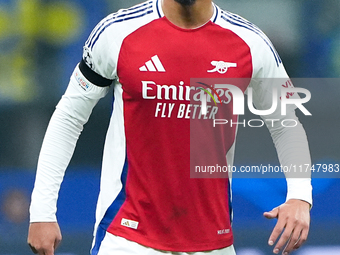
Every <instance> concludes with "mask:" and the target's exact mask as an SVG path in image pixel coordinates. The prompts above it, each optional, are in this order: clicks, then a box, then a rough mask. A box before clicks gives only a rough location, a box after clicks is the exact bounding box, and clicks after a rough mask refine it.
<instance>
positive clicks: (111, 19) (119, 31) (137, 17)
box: [86, 0, 159, 48]
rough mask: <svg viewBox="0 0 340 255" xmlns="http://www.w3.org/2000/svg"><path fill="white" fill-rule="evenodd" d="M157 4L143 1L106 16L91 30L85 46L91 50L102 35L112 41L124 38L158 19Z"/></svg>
mask: <svg viewBox="0 0 340 255" xmlns="http://www.w3.org/2000/svg"><path fill="white" fill-rule="evenodd" d="M157 2H158V1H157V0H149V1H145V2H142V3H140V4H137V5H134V6H132V7H130V8H126V9H120V10H118V11H117V12H113V13H111V14H109V15H107V16H106V17H105V18H104V19H102V20H101V21H100V22H99V23H98V24H97V26H96V27H95V28H94V29H93V31H92V33H91V35H90V36H89V38H88V40H87V41H86V46H87V47H89V48H92V47H93V45H94V44H95V43H96V42H97V40H98V39H99V38H100V37H101V36H103V34H104V35H108V36H109V37H112V39H117V38H119V37H122V36H123V37H124V36H126V34H129V33H131V32H133V31H134V30H136V29H138V28H139V27H141V26H143V25H145V24H147V23H149V22H151V21H152V20H154V19H157V18H159V11H158V8H159V6H158V4H157Z"/></svg>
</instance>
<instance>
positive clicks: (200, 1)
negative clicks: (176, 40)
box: [162, 0, 214, 29]
mask: <svg viewBox="0 0 340 255" xmlns="http://www.w3.org/2000/svg"><path fill="white" fill-rule="evenodd" d="M162 9H163V13H164V15H165V17H167V19H168V20H169V21H170V22H172V23H173V24H175V25H176V26H178V27H181V28H186V29H193V28H197V27H200V26H202V25H204V24H205V23H207V22H208V21H209V20H210V19H211V17H212V15H213V13H214V8H213V5H212V2H211V0H196V2H195V3H194V4H192V5H182V4H180V3H178V2H176V1H175V0H162Z"/></svg>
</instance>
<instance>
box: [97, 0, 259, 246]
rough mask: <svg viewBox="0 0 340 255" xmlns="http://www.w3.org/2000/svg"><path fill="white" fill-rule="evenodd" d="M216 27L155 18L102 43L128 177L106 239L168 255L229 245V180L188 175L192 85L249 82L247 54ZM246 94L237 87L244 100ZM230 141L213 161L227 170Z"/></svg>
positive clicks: (195, 111)
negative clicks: (121, 122) (120, 122)
mask: <svg viewBox="0 0 340 255" xmlns="http://www.w3.org/2000/svg"><path fill="white" fill-rule="evenodd" d="M154 3H156V4H158V1H153V4H154ZM152 8H155V6H153V7H152ZM143 11H144V13H147V12H146V11H145V8H144V7H143ZM131 13H132V14H131V15H130V16H129V15H128V14H121V15H125V16H124V17H125V18H129V19H131V20H130V21H129V22H131V24H132V23H133V20H135V21H136V23H138V22H141V21H140V20H139V19H138V17H140V15H138V12H136V11H132V12H131ZM144 15H153V14H149V13H147V14H144ZM214 15H217V13H215V14H214ZM155 16H156V15H155ZM134 17H137V18H134ZM117 19H118V18H116V20H117ZM122 19H124V18H122ZM113 20H115V19H113ZM214 20H216V17H215V18H214V17H213V18H212V20H210V21H209V22H207V23H206V24H205V25H203V26H202V27H199V28H197V29H191V30H189V29H182V28H179V27H177V26H175V25H173V24H172V23H171V22H170V21H168V20H167V18H166V17H161V15H160V17H158V18H151V19H150V20H149V21H147V22H144V23H143V22H141V25H136V23H134V26H135V27H136V28H135V29H133V31H131V32H128V33H126V32H124V31H122V32H119V33H118V34H116V36H117V37H118V38H120V39H119V40H121V41H120V42H119V43H117V42H115V41H114V40H115V35H114V34H113V35H110V36H107V35H106V36H107V37H108V38H112V40H113V41H112V45H109V46H108V48H110V49H114V50H113V51H112V55H110V56H106V57H107V58H109V59H111V60H112V59H113V60H112V62H113V64H112V66H115V72H116V77H117V81H118V82H117V84H116V88H115V100H121V101H122V109H123V110H122V111H121V114H122V115H123V120H124V136H125V137H124V142H125V144H126V158H125V163H126V164H125V170H124V171H126V172H127V173H125V174H126V175H127V178H126V179H124V180H123V182H124V183H123V192H122V191H121V192H120V194H122V193H124V195H123V196H122V197H123V199H122V201H121V204H122V205H120V206H118V208H117V207H115V210H116V212H111V213H110V215H112V219H111V221H110V222H111V223H110V224H109V226H108V229H107V230H108V231H109V232H111V233H112V234H115V235H119V236H123V237H125V238H127V239H130V240H132V241H136V242H138V243H141V244H143V245H146V246H150V247H153V248H156V249H160V250H169V251H187V252H190V251H205V250H213V249H219V248H223V247H226V246H229V245H231V244H232V242H233V238H232V232H231V217H230V213H231V208H230V207H231V205H230V194H229V189H230V187H229V181H228V179H206V178H204V179H193V178H190V172H189V168H190V118H193V117H194V118H196V119H199V118H203V117H202V114H201V112H200V111H201V108H200V104H201V102H198V100H197V101H196V102H192V101H190V99H191V98H190V97H191V96H190V95H192V93H194V94H195V93H196V92H197V93H199V90H198V89H197V88H193V87H192V84H191V83H190V79H191V78H251V77H252V75H253V61H252V56H251V50H250V47H249V46H248V45H247V43H245V41H244V40H242V39H241V38H240V37H239V36H238V35H237V34H235V33H234V32H233V31H231V30H229V29H225V28H222V27H221V26H220V25H218V24H216V23H214ZM122 22H124V21H122ZM117 27H118V28H119V24H118V25H117ZM118 30H119V29H118ZM106 33H107V31H106ZM122 34H124V36H122ZM109 43H110V42H109ZM117 45H118V47H117ZM106 54H111V51H107V52H106ZM103 56H105V54H104V55H103ZM226 65H228V66H227V67H226ZM246 88H247V84H243V85H240V89H241V90H242V91H243V92H244V91H245V89H246ZM196 89H197V91H196ZM117 91H118V92H117ZM221 99H222V100H224V101H226V100H227V99H226V98H223V97H222V98H221ZM229 103H230V100H229ZM230 105H231V103H230ZM230 107H231V106H230ZM210 109H211V108H210ZM115 110H116V109H115V106H114V109H113V114H115ZM207 116H208V117H207V119H208V120H209V119H210V120H211V119H212V118H214V117H215V116H214V115H213V114H210V115H209V113H208V115H207ZM112 125H113V124H112ZM235 136H236V129H235V128H231V129H229V133H227V134H226V135H223V137H224V138H223V139H222V140H221V144H223V145H222V146H223V150H222V153H216V154H220V155H221V156H220V157H221V158H222V161H224V164H225V165H227V162H226V159H225V156H226V154H227V152H228V151H229V149H230V148H231V147H232V145H233V143H234V141H235ZM106 143H107V144H108V143H109V141H108V140H107V141H106ZM209 153H212V154H215V153H214V151H212V152H211V151H210V152H209ZM104 157H105V153H104ZM107 157H109V156H107ZM112 157H114V155H112ZM112 162H113V161H112ZM108 167H109V166H108ZM117 197H119V198H120V199H121V196H119V195H118V196H117ZM114 203H115V201H113V204H114ZM111 209H112V208H111ZM109 210H110V208H109ZM102 214H104V213H102ZM106 214H108V213H106ZM97 220H98V219H97Z"/></svg>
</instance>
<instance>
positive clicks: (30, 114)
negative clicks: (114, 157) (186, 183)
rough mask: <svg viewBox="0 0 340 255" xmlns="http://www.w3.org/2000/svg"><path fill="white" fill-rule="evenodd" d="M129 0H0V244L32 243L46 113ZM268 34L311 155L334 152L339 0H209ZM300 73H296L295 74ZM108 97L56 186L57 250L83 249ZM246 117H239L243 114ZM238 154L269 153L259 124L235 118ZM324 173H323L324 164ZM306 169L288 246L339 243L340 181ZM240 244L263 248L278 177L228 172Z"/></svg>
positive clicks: (252, 250)
mask: <svg viewBox="0 0 340 255" xmlns="http://www.w3.org/2000/svg"><path fill="white" fill-rule="evenodd" d="M138 2H139V1H137V0H124V1H113V0H111V1H109V0H96V1H91V0H63V1H58V0H0V255H5V254H6V255H26V254H31V252H30V250H29V248H28V247H27V245H26V238H27V229H28V206H29V201H30V193H31V191H32V188H33V184H34V175H35V167H36V163H37V159H38V155H39V150H40V146H41V143H42V139H43V136H44V132H45V129H46V127H47V124H48V121H49V118H50V116H51V114H52V112H53V110H54V107H55V105H56V104H57V102H58V100H59V99H60V97H61V95H62V94H63V92H64V91H65V89H66V86H67V84H68V80H69V77H70V75H71V73H72V71H73V68H74V66H75V65H76V64H77V63H78V62H79V60H80V59H81V56H82V45H83V43H84V42H85V41H86V39H87V36H88V35H89V34H90V32H91V30H92V29H93V27H94V26H95V25H96V24H97V23H98V22H99V21H100V20H101V19H102V18H104V17H105V16H106V15H107V14H109V13H110V12H114V11H117V10H118V9H120V8H126V7H129V6H131V5H134V4H136V3H138ZM215 3H217V4H218V5H219V6H220V7H222V8H223V9H226V10H229V11H231V12H235V13H238V14H240V15H241V16H243V17H245V18H247V19H248V20H250V21H252V22H253V23H255V24H256V25H258V26H259V27H260V28H261V29H262V30H263V31H264V32H265V33H266V34H267V35H268V37H269V38H270V39H271V40H272V41H273V43H274V45H275V46H276V48H277V50H278V52H279V53H280V55H281V57H282V59H283V62H284V64H285V66H286V69H287V71H288V73H289V75H290V76H291V77H294V78H310V79H308V80H305V79H304V80H300V79H297V80H296V83H295V86H296V87H304V88H306V89H308V90H309V91H310V92H311V94H312V99H311V101H310V102H308V103H307V104H306V105H305V106H306V108H307V109H308V110H309V111H310V112H311V113H312V114H313V116H312V117H308V116H304V115H302V114H300V115H299V116H300V120H301V122H302V123H303V124H304V126H305V129H306V132H307V135H308V138H309V143H310V149H311V154H312V159H313V163H320V164H336V163H337V164H339V163H340V135H339V126H340V116H339V110H340V103H339V97H340V86H339V85H340V84H339V81H340V80H339V78H340V16H339V13H340V1H339V0H285V1H281V0H218V1H216V2H215ZM300 82H301V83H302V84H303V85H299V84H300ZM111 100H112V99H111V98H110V96H107V97H106V98H104V99H103V100H101V101H100V102H99V104H98V105H97V106H96V108H95V110H94V112H93V114H92V116H91V118H90V120H89V122H88V123H87V124H86V126H85V130H84V131H83V134H82V136H81V137H80V140H79V142H78V146H77V148H76V151H75V154H74V157H73V159H72V161H71V163H70V166H69V168H68V171H67V173H66V176H65V179H64V182H63V184H62V187H61V191H60V197H59V202H58V214H57V216H58V220H59V223H60V227H61V229H62V232H63V237H64V239H63V242H62V245H61V246H60V248H59V249H58V252H57V254H59V255H62V254H63V255H66V254H67V255H81V254H88V253H89V249H90V245H91V240H92V228H93V223H94V208H95V204H96V198H97V195H98V191H99V177H100V166H101V155H102V148H103V143H104V138H105V132H106V129H107V125H108V121H109V117H110V110H111V105H110V104H111ZM245 118H248V117H247V115H246V116H245ZM236 150H237V151H236V158H235V164H236V165H253V164H261V163H273V164H277V157H276V153H275V150H274V147H273V144H272V142H271V138H270V136H269V133H268V131H267V130H266V128H257V129H256V128H239V134H238V143H237V147H236ZM321 177H330V176H328V175H324V176H321ZM331 177H332V178H316V179H313V186H314V207H313V209H312V211H311V216H312V224H311V229H310V236H309V240H308V241H307V243H306V244H305V246H304V248H302V249H301V250H299V251H297V252H296V254H297V255H305V254H308V255H311V254H312V255H313V254H322V255H327V254H332V255H334V254H340V194H339V192H340V181H339V179H337V178H336V177H337V176H331ZM233 190H234V192H233V207H234V223H233V227H234V232H235V240H236V241H235V246H236V249H237V252H238V255H266V254H271V249H270V248H269V247H267V245H266V243H267V240H268V237H269V235H270V232H271V229H272V228H273V227H274V224H275V222H274V221H268V220H265V219H264V218H263V216H262V213H263V212H264V211H266V210H270V209H271V208H272V207H275V206H277V205H278V204H279V203H282V202H283V201H284V199H285V192H286V186H285V180H284V179H283V178H282V179H234V180H233Z"/></svg>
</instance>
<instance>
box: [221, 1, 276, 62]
mask: <svg viewBox="0 0 340 255" xmlns="http://www.w3.org/2000/svg"><path fill="white" fill-rule="evenodd" d="M216 10H217V11H216V12H217V13H218V14H217V18H216V21H215V23H216V24H217V25H219V26H220V27H222V28H224V29H228V30H231V31H233V32H234V33H235V34H237V35H238V36H239V37H241V38H242V39H243V40H244V41H245V42H246V43H247V44H248V45H249V47H250V48H253V49H256V50H260V49H263V50H265V51H267V52H268V53H269V54H270V55H272V56H273V57H274V58H275V61H276V63H277V65H279V64H281V62H282V61H281V58H280V56H279V54H278V53H277V51H276V49H275V47H274V46H273V44H272V42H271V40H270V39H269V38H268V37H267V35H266V34H265V33H264V32H263V31H262V30H261V29H260V28H259V27H258V26H256V25H255V24H254V23H252V22H250V21H249V20H247V19H246V18H244V17H242V16H240V15H238V14H235V13H232V12H230V11H227V10H223V9H221V8H219V7H218V6H216Z"/></svg>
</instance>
